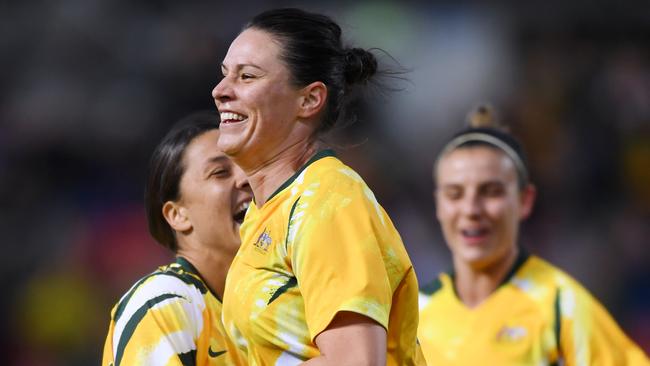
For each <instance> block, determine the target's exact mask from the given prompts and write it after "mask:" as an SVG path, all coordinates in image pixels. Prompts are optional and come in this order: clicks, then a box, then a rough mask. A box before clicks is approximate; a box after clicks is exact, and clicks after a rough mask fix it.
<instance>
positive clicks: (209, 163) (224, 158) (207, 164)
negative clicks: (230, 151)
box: [203, 155, 228, 172]
mask: <svg viewBox="0 0 650 366" xmlns="http://www.w3.org/2000/svg"><path fill="white" fill-rule="evenodd" d="M225 162H228V157H227V156H224V155H219V156H212V157H210V158H209V159H208V160H207V161H206V162H205V164H204V165H203V171H206V172H207V171H208V170H210V168H212V165H214V164H216V163H225Z"/></svg>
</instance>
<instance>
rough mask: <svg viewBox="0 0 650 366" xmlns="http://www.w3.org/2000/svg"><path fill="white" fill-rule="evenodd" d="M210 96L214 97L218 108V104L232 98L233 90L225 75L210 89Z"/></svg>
mask: <svg viewBox="0 0 650 366" xmlns="http://www.w3.org/2000/svg"><path fill="white" fill-rule="evenodd" d="M212 98H213V99H214V103H215V105H216V106H217V108H219V104H223V103H225V102H227V101H229V100H231V99H232V98H233V90H232V87H231V86H230V81H229V80H228V78H227V77H224V78H223V79H221V81H220V82H219V83H217V85H215V86H214V88H213V89H212Z"/></svg>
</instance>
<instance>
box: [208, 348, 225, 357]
mask: <svg viewBox="0 0 650 366" xmlns="http://www.w3.org/2000/svg"><path fill="white" fill-rule="evenodd" d="M224 353H226V350H223V351H214V350H213V349H212V346H210V348H208V355H209V356H210V357H219V356H221V355H223V354H224Z"/></svg>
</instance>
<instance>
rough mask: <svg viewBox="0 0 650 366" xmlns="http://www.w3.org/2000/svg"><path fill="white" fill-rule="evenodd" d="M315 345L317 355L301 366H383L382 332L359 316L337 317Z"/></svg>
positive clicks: (344, 315) (346, 315)
mask: <svg viewBox="0 0 650 366" xmlns="http://www.w3.org/2000/svg"><path fill="white" fill-rule="evenodd" d="M315 342H316V345H317V346H318V349H319V350H320V353H321V355H320V356H318V357H316V358H312V359H311V360H309V361H307V362H305V363H303V364H302V365H303V366H321V365H322V366H325V365H337V366H345V365H355V366H356V365H372V366H376V365H382V366H383V365H386V329H384V327H382V326H381V325H379V324H378V323H377V322H375V321H374V320H372V319H370V318H368V317H366V316H363V315H361V314H357V313H353V312H349V311H342V312H339V313H337V314H336V316H335V317H334V319H333V320H332V322H331V323H330V325H329V326H328V327H327V329H325V330H324V331H323V332H321V333H320V334H319V335H318V336H316V339H315Z"/></svg>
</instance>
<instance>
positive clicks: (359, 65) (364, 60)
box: [345, 48, 377, 84]
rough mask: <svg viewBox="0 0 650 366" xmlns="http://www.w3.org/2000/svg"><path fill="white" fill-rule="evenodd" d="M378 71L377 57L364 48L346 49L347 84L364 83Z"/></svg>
mask: <svg viewBox="0 0 650 366" xmlns="http://www.w3.org/2000/svg"><path fill="white" fill-rule="evenodd" d="M376 72H377V58H375V55H373V54H372V53H370V52H368V51H366V50H364V49H363V48H348V49H347V50H345V82H346V84H355V83H363V82H366V81H368V80H369V79H370V78H371V77H372V76H373V75H374V74H375V73H376Z"/></svg>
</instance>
